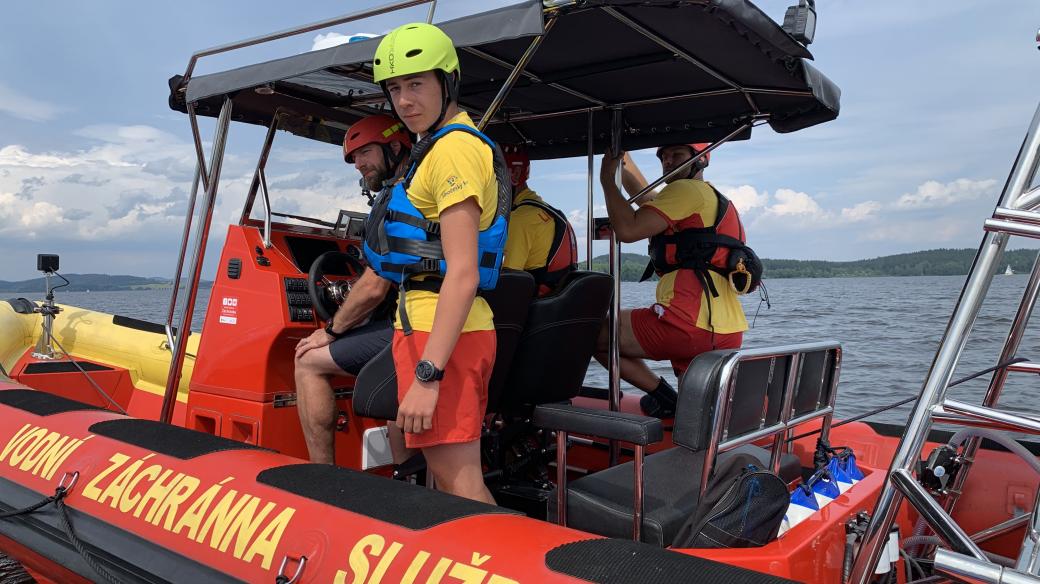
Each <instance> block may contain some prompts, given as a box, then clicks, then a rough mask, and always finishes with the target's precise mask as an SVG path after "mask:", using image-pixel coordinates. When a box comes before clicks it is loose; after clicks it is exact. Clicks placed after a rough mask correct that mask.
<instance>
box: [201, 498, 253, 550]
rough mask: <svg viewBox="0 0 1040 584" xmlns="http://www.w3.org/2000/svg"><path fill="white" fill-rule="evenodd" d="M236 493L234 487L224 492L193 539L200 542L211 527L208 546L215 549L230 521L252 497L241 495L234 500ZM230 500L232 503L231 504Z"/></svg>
mask: <svg viewBox="0 0 1040 584" xmlns="http://www.w3.org/2000/svg"><path fill="white" fill-rule="evenodd" d="M237 495H238V491H236V490H235V489H231V490H230V491H228V492H227V493H225V494H224V497H223V498H222V499H221V500H220V502H219V503H217V506H216V507H214V508H213V511H211V512H210V514H209V517H207V518H206V521H205V523H203V524H202V531H200V532H199V536H198V537H196V538H195V541H197V542H199V543H202V540H204V539H206V534H208V533H209V530H210V528H213V537H211V538H210V540H209V547H211V548H213V549H216V548H217V546H218V545H220V541H221V540H222V539H224V534H225V533H226V532H227V529H228V526H229V525H231V521H232V520H233V519H234V518H235V516H236V515H238V514H239V512H240V511H242V507H244V506H245V504H246V503H248V502H249V500H250V499H252V498H253V496H252V495H242V496H241V497H239V499H238V500H237V501H236V500H235V497H236V496H237ZM232 502H233V503H234V505H232Z"/></svg>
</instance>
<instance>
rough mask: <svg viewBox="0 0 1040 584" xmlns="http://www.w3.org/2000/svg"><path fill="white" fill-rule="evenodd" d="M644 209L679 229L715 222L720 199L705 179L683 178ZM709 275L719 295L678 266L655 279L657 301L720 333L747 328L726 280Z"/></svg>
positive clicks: (710, 273) (683, 317)
mask: <svg viewBox="0 0 1040 584" xmlns="http://www.w3.org/2000/svg"><path fill="white" fill-rule="evenodd" d="M643 208H644V209H647V208H649V209H653V210H654V211H655V212H657V213H658V214H659V215H660V216H661V217H662V218H664V219H665V221H667V222H668V227H669V230H679V229H681V228H692V227H704V226H710V225H712V224H713V223H715V218H716V215H717V214H718V209H719V201H718V198H717V197H716V196H715V192H714V191H713V190H712V189H711V186H709V185H708V184H707V183H705V182H704V181H699V180H688V179H684V180H677V181H675V182H673V183H671V184H669V185H668V186H666V187H665V188H664V189H663V190H662V191H661V193H660V194H658V195H657V197H656V198H654V200H652V201H650V202H649V203H647V204H645V205H643ZM708 275H709V276H710V277H711V279H712V282H713V283H714V284H715V288H716V289H717V290H718V292H719V297H718V298H711V294H710V293H709V292H707V291H706V290H703V289H702V288H703V286H701V283H700V281H699V280H698V279H697V276H696V275H695V274H694V273H693V271H692V270H687V269H679V270H675V271H673V272H669V273H667V274H665V275H664V276H662V277H661V279H660V280H659V281H658V282H657V303H658V304H660V305H662V306H665V307H667V308H668V309H669V311H671V312H673V313H675V314H676V315H678V316H679V317H680V318H681V319H682V320H684V321H686V322H687V323H690V324H692V325H694V326H696V327H697V328H700V329H704V330H714V331H715V332H716V333H720V334H728V333H736V332H741V331H746V330H747V328H748V325H747V318H746V317H745V316H744V308H743V307H742V306H741V305H740V298H738V296H737V293H736V291H735V290H734V289H733V286H731V285H730V283H729V280H727V279H726V278H725V276H723V275H722V274H718V273H716V272H708ZM709 301H710V302H711V319H710V320H709V318H708V302H709Z"/></svg>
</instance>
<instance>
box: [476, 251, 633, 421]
mask: <svg viewBox="0 0 1040 584" xmlns="http://www.w3.org/2000/svg"><path fill="white" fill-rule="evenodd" d="M613 292H614V286H613V279H612V278H611V277H610V276H609V275H607V274H602V273H599V272H587V271H573V272H571V273H569V274H567V276H565V277H564V279H563V280H562V281H561V282H560V285H559V286H557V288H556V290H555V291H554V292H553V293H552V294H549V295H546V296H543V297H541V298H537V299H535V300H534V302H532V303H531V307H530V309H529V311H528V316H527V325H526V327H525V328H524V333H523V336H522V337H521V338H520V343H519V345H518V346H517V348H516V353H515V355H513V362H512V366H511V367H510V368H509V378H508V379H507V380H506V384H505V391H504V394H503V395H502V396H501V400H500V402H499V403H498V404H496V405H497V406H498V410H497V411H498V412H521V413H524V412H526V413H529V412H530V409H531V408H532V407H533V406H535V405H538V404H546V403H552V402H558V401H563V400H568V399H571V398H573V397H575V396H577V395H578V392H579V391H580V390H581V386H582V383H583V382H584V381H585V372H586V371H587V370H588V368H589V362H590V360H591V359H592V355H593V353H594V352H595V351H596V339H597V338H598V336H599V331H600V328H601V327H602V326H603V319H604V318H606V315H607V310H608V309H609V307H610V300H611V298H612V297H613ZM499 355H500V356H501V355H502V353H501V352H499Z"/></svg>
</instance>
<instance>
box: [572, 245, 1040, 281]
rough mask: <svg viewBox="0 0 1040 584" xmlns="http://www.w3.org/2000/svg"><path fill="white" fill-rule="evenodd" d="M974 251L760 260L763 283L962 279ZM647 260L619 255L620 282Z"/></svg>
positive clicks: (1024, 264)
mask: <svg viewBox="0 0 1040 584" xmlns="http://www.w3.org/2000/svg"><path fill="white" fill-rule="evenodd" d="M977 251H978V250H977V249H974V248H965V249H932V250H928V251H917V252H913V253H901V254H897V255H890V256H883V257H877V258H872V259H866V260H855V261H849V262H828V261H823V260H775V259H766V258H763V259H762V264H763V265H764V266H765V277H766V278H767V279H778V278H847V277H872V276H962V275H965V274H967V273H968V270H969V269H970V268H971V263H972V261H974V259H975V253H976V252H977ZM1036 255H1037V250H1031V249H1016V250H1011V251H1005V252H1004V261H1003V263H1002V264H1001V266H1000V268H1001V270H1003V268H1004V266H1005V265H1008V264H1010V265H1011V269H1012V270H1014V271H1015V272H1017V273H1022V272H1029V270H1031V269H1032V267H1033V261H1034V260H1035V259H1036ZM647 261H649V260H648V258H647V257H646V256H645V255H642V254H636V253H623V254H621V279H622V281H625V282H635V281H638V280H639V277H640V276H641V275H642V274H643V269H644V268H645V267H646V264H647ZM592 268H593V269H594V270H596V271H600V272H605V271H607V256H606V255H601V256H597V257H595V258H593V259H592Z"/></svg>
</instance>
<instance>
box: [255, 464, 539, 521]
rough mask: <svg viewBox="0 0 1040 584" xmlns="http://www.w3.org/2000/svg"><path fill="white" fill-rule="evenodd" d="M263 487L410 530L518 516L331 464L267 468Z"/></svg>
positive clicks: (260, 479) (261, 476) (259, 478)
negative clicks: (484, 517) (496, 516)
mask: <svg viewBox="0 0 1040 584" xmlns="http://www.w3.org/2000/svg"><path fill="white" fill-rule="evenodd" d="M256 480H257V482H259V483H263V484H265V485H270V486H272V487H277V488H279V489H282V490H283V491H288V492H290V493H294V494H296V495H300V496H301V497H307V498H308V499H314V500H315V501H321V502H322V503H325V504H328V505H332V506H333V507H339V508H340V509H345V510H347V511H350V512H351V513H357V514H358V515H365V516H367V517H371V518H373V519H377V520H379V521H385V522H387V523H392V524H394V525H398V526H401V527H405V528H408V529H427V528H429V527H433V526H434V525H438V524H441V523H444V522H446V521H452V520H454V519H461V518H463V517H469V516H472V515H487V514H491V513H502V514H510V515H519V513H518V512H516V511H512V510H510V509H503V508H502V507H495V506H493V505H487V504H484V503H478V502H477V501H471V500H469V499H463V498H461V497H455V496H453V495H448V494H445V493H441V492H438V491H433V490H430V489H426V488H423V487H418V486H416V485H412V484H408V483H404V482H401V481H394V480H391V479H388V478H386V477H380V476H376V475H372V474H368V473H363V472H359V471H356V470H351V469H347V468H342V467H338V466H330V465H327V464H291V465H288V466H278V467H275V468H269V469H267V470H263V471H261V472H260V474H258V475H257V476H256Z"/></svg>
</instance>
